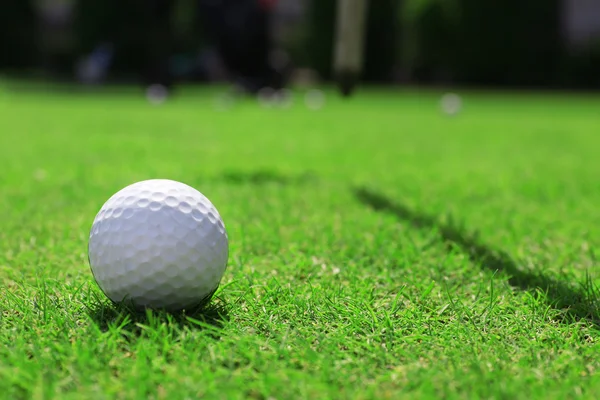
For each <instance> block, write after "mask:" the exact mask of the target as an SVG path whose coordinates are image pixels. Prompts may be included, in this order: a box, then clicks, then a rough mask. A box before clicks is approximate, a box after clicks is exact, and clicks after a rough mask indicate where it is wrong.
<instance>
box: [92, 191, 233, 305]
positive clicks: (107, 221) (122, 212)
mask: <svg viewBox="0 0 600 400" xmlns="http://www.w3.org/2000/svg"><path fill="white" fill-rule="evenodd" d="M88 252H89V262H90V267H91V269H92V273H93V275H94V278H95V279H96V282H97V283H98V285H99V286H100V288H101V289H102V291H103V292H104V293H105V294H106V296H107V297H108V298H110V299H111V300H112V301H114V302H117V303H119V302H123V301H125V302H129V303H131V304H133V305H134V306H135V307H137V308H146V307H148V308H154V309H165V310H169V311H174V310H182V309H186V308H190V307H194V306H196V305H199V304H201V303H203V302H205V301H208V300H210V297H211V296H212V294H213V293H214V292H215V290H216V289H217V287H218V286H219V284H220V282H221V278H222V277H223V274H224V272H225V269H226V267H227V258H228V255H229V248H228V238H227V233H226V231H225V226H224V224H223V220H222V219H221V216H220V215H219V213H218V212H217V210H216V208H215V207H214V206H213V204H212V203H211V202H210V200H208V199H207V198H206V197H205V196H204V195H202V194H201V193H200V192H199V191H197V190H196V189H194V188H192V187H190V186H188V185H186V184H183V183H180V182H176V181H171V180H166V179H153V180H147V181H141V182H137V183H134V184H132V185H130V186H127V187H125V188H124V189H122V190H120V191H119V192H117V193H116V194H114V195H113V196H112V197H111V198H110V199H108V201H107V202H106V203H105V204H104V205H103V206H102V208H101V209H100V211H99V212H98V214H97V215H96V218H95V219H94V223H93V224H92V228H91V231H90V238H89V248H88Z"/></svg>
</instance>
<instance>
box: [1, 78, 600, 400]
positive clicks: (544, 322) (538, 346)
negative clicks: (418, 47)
mask: <svg viewBox="0 0 600 400" xmlns="http://www.w3.org/2000/svg"><path fill="white" fill-rule="evenodd" d="M181 93H182V94H181V96H180V97H177V98H174V99H172V101H171V102H167V103H166V104H165V105H164V106H162V107H152V106H149V105H148V104H147V103H146V102H145V101H144V99H143V98H140V97H137V95H136V94H135V93H134V92H133V91H132V93H125V94H123V93H121V94H115V93H105V94H103V95H101V96H94V95H92V94H87V95H85V96H81V95H78V94H76V93H69V94H64V93H45V94H43V95H39V96H38V95H36V94H35V93H32V92H27V93H10V94H9V96H8V97H7V98H6V99H4V100H3V101H2V102H1V103H0V113H1V115H2V118H1V119H0V162H2V166H3V168H1V169H0V209H1V210H4V212H3V213H2V214H1V215H0V226H1V227H2V229H0V393H2V396H4V397H6V398H11V399H19V398H60V399H71V398H73V399H75V398H89V399H102V398H117V399H118V398H122V399H137V398H139V399H149V398H151V399H164V398H200V397H203V396H204V397H209V398H223V399H225V398H227V399H236V398H239V399H241V398H244V399H246V398H255V399H269V398H276V399H279V398H332V399H333V398H335V399H338V398H357V399H367V398H374V399H375V398H376V399H385V398H389V399H398V398H440V397H442V398H515V399H517V398H530V399H531V398H540V399H552V398H556V399H563V398H577V397H580V398H595V397H598V395H599V394H600V393H599V391H600V381H599V380H598V378H597V371H598V368H599V366H600V362H599V361H598V358H597V354H598V350H599V348H598V338H599V330H598V326H597V324H598V310H597V298H598V294H597V289H596V288H597V285H598V282H599V280H598V277H597V267H598V265H597V260H596V255H595V254H596V251H597V250H596V249H597V248H598V245H599V244H600V242H599V239H598V238H599V237H600V212H599V211H598V208H597V204H598V201H600V189H599V187H598V185H597V176H598V175H599V174H600V165H599V164H598V162H597V151H596V149H597V148H598V145H600V139H598V137H597V132H600V120H599V119H598V118H597V110H598V109H599V106H600V100H598V99H595V98H593V97H589V96H588V97H585V98H583V97H581V98H578V97H576V96H571V97H568V98H567V97H565V96H553V95H551V94H544V95H534V94H531V95H525V94H523V95H518V94H501V95H500V94H494V93H470V94H469V93H467V94H465V95H464V97H463V101H464V110H463V112H461V113H460V114H459V115H457V116H455V117H453V118H446V117H445V116H443V115H441V114H440V113H439V103H438V101H439V94H436V93H422V92H421V93H419V92H403V91H400V92H392V91H389V90H375V89H368V88H365V89H363V90H361V94H360V96H358V97H355V98H352V99H350V101H342V100H341V99H339V98H337V97H336V96H335V95H333V92H328V95H327V101H326V105H325V107H324V108H323V109H321V110H318V111H313V110H310V109H308V108H306V107H305V106H304V105H303V103H302V97H301V95H300V94H297V95H296V98H295V104H294V106H293V107H291V108H290V109H286V110H276V109H263V108H261V107H260V106H259V105H258V104H257V103H255V102H251V101H243V102H240V103H237V104H235V105H234V106H233V107H232V108H231V109H229V110H228V111H222V109H221V108H215V105H214V96H215V95H218V91H216V90H215V89H208V90H206V91H205V90H203V89H188V90H182V92H181ZM149 178H170V179H176V180H180V181H183V182H185V183H188V184H190V185H193V186H195V187H197V188H198V189H199V190H200V191H202V192H203V193H204V194H205V195H207V197H209V198H210V199H211V201H212V202H213V203H214V204H215V205H216V207H217V208H218V209H219V212H220V213H221V215H222V216H223V218H224V221H225V224H226V227H227V230H228V234H229V237H230V244H231V249H230V250H231V251H230V261H229V266H228V270H227V272H226V274H225V276H224V279H223V282H222V285H221V287H220V288H219V290H218V291H217V293H216V294H215V297H214V299H213V301H212V302H211V303H210V305H209V306H208V308H205V309H203V310H201V311H198V312H188V313H184V314H179V315H171V314H166V313H162V312H154V311H144V312H141V313H140V312H135V311H133V310H129V309H127V308H126V307H123V306H115V305H113V304H112V303H111V302H109V301H108V300H107V299H106V298H105V297H104V296H103V294H102V293H101V291H100V290H99V289H98V287H97V286H96V285H95V283H94V281H93V278H92V275H91V272H90V270H89V266H88V264H87V254H86V248H87V235H88V233H89V228H90V226H91V223H92V221H93V218H94V216H95V213H96V212H97V211H98V210H99V208H100V207H101V205H102V204H103V202H104V201H106V199H108V197H109V196H111V195H112V194H113V193H114V192H116V191H117V190H119V189H120V188H122V187H123V186H125V185H127V184H130V183H132V182H134V181H137V180H141V179H149ZM450 216H451V217H450Z"/></svg>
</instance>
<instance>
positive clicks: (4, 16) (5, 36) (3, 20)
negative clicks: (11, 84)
mask: <svg viewBox="0 0 600 400" xmlns="http://www.w3.org/2000/svg"><path fill="white" fill-rule="evenodd" d="M35 19H36V15H35V10H34V7H33V3H32V1H29V0H2V1H0V68H9V69H19V68H29V67H33V66H34V65H35V63H36V61H37V43H36V27H35V22H36V21H35Z"/></svg>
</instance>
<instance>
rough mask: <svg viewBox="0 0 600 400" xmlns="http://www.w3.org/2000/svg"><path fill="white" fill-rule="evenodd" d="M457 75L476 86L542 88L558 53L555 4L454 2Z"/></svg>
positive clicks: (548, 0)
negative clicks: (456, 5) (457, 11)
mask: <svg viewBox="0 0 600 400" xmlns="http://www.w3.org/2000/svg"><path fill="white" fill-rule="evenodd" d="M458 3H459V8H460V12H461V14H460V24H458V31H457V38H458V40H457V43H460V46H457V47H456V51H457V57H456V60H457V64H456V70H457V71H456V72H457V74H458V78H459V80H460V81H462V82H467V83H475V84H508V85H544V84H550V83H552V82H553V81H554V80H555V77H556V68H557V66H558V62H559V57H560V53H561V40H560V18H559V12H560V4H559V0H529V1H522V0H487V1H480V0H458Z"/></svg>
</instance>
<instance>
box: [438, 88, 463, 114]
mask: <svg viewBox="0 0 600 400" xmlns="http://www.w3.org/2000/svg"><path fill="white" fill-rule="evenodd" d="M440 103H441V107H442V111H443V112H444V113H445V114H447V115H456V114H457V113H458V112H460V110H461V108H462V99H461V98H460V96H459V95H457V94H455V93H446V94H445V95H443V96H442V100H441V101H440Z"/></svg>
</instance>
